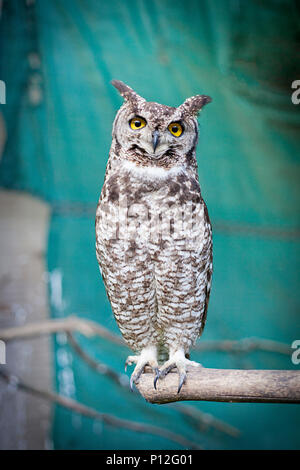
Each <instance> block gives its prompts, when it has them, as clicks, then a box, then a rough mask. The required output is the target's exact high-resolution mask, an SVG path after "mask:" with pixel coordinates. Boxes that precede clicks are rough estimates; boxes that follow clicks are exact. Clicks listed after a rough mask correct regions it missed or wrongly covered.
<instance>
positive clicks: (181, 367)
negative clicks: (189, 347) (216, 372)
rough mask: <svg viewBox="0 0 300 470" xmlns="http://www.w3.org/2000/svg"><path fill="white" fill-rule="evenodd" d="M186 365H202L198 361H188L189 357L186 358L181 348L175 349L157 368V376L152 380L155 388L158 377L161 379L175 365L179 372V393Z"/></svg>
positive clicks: (184, 379) (184, 376)
mask: <svg viewBox="0 0 300 470" xmlns="http://www.w3.org/2000/svg"><path fill="white" fill-rule="evenodd" d="M188 366H193V367H202V365H201V364H199V362H195V361H190V360H189V359H187V358H186V357H185V354H184V351H183V350H177V351H175V353H173V354H170V358H169V359H168V361H166V362H165V363H164V364H163V366H162V367H161V368H160V369H159V372H158V376H157V377H156V378H155V380H154V386H155V388H156V382H157V380H158V379H163V378H164V377H165V376H166V375H167V374H168V373H169V372H170V371H171V370H172V369H175V367H177V370H178V374H179V385H178V390H177V393H180V390H181V389H182V386H183V384H184V383H185V381H186V369H187V367H188Z"/></svg>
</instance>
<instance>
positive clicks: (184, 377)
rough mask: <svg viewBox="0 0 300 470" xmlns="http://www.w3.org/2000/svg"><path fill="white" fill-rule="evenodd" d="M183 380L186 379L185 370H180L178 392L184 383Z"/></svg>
mask: <svg viewBox="0 0 300 470" xmlns="http://www.w3.org/2000/svg"><path fill="white" fill-rule="evenodd" d="M185 381H186V372H182V373H181V374H180V375H179V386H178V390H177V393H180V390H181V389H182V386H183V384H184V383H185Z"/></svg>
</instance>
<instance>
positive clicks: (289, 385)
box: [137, 367, 300, 404]
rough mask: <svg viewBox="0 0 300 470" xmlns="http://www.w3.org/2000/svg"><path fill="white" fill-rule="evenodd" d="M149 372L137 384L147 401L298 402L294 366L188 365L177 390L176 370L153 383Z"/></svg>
mask: <svg viewBox="0 0 300 470" xmlns="http://www.w3.org/2000/svg"><path fill="white" fill-rule="evenodd" d="M153 378H154V377H153V373H152V372H149V371H148V370H147V369H146V372H145V373H144V374H143V375H142V376H141V378H140V380H139V383H138V384H137V388H138V390H139V391H140V393H141V394H142V395H143V397H144V398H145V399H146V400H147V401H149V402H151V403H160V404H163V403H170V402H174V401H182V400H199V401H200V400H205V401H222V402H244V403H300V371H298V370H231V369H206V368H204V367H201V368H197V367H190V368H189V369H188V374H187V380H186V383H185V384H184V385H183V387H182V389H181V392H180V393H179V394H178V393H177V389H178V374H177V371H176V370H175V371H171V372H170V373H169V374H168V375H167V376H166V377H165V378H164V379H160V380H158V382H157V390H155V389H154V386H153Z"/></svg>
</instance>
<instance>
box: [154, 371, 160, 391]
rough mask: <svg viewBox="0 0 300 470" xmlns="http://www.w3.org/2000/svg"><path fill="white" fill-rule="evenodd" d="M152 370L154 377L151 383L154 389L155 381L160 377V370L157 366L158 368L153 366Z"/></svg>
mask: <svg viewBox="0 0 300 470" xmlns="http://www.w3.org/2000/svg"><path fill="white" fill-rule="evenodd" d="M154 372H155V377H154V384H153V385H154V388H155V390H156V383H157V381H158V379H159V377H160V370H159V368H158V367H155V369H154Z"/></svg>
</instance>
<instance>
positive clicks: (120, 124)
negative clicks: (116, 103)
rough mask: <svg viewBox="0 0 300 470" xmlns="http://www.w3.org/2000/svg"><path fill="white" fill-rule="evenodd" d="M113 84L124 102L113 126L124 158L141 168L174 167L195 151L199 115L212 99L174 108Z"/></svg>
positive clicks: (199, 98)
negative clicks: (151, 166)
mask: <svg viewBox="0 0 300 470" xmlns="http://www.w3.org/2000/svg"><path fill="white" fill-rule="evenodd" d="M112 84H113V86H114V87H116V88H117V90H119V92H120V94H121V95H122V97H123V98H124V104H123V106H122V107H121V108H120V110H119V111H118V113H117V116H116V118H115V121H114V125H113V137H114V138H115V139H116V142H117V144H118V146H120V149H122V152H121V154H122V155H123V158H126V159H129V160H132V161H136V162H138V163H139V164H141V165H161V166H165V167H171V166H173V165H176V164H178V163H179V162H183V161H184V159H185V156H186V155H188V154H190V153H191V152H193V151H194V149H195V146H196V144H197V139H198V122H197V115H198V113H199V111H201V109H202V107H203V106H204V105H205V104H207V103H209V102H210V101H211V98H210V97H209V96H206V95H196V96H193V97H191V98H188V99H187V100H185V102H184V103H183V104H181V105H180V106H179V107H177V108H174V107H170V106H165V105H162V104H158V103H153V102H148V101H146V100H145V99H144V98H142V97H141V96H140V95H138V94H137V93H136V92H135V91H133V90H132V88H130V87H129V86H127V85H125V83H123V82H121V81H119V80H113V81H112Z"/></svg>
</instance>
